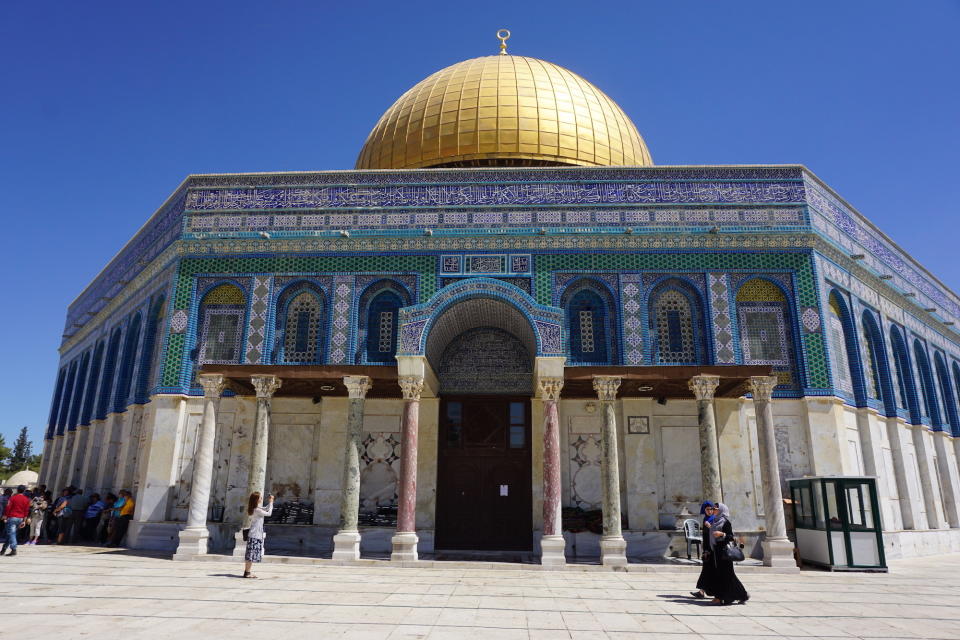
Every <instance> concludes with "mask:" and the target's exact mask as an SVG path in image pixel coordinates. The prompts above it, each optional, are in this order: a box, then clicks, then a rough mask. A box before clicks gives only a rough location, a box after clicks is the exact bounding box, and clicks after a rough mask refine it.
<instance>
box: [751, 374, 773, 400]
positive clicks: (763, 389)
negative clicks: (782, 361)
mask: <svg viewBox="0 0 960 640" xmlns="http://www.w3.org/2000/svg"><path fill="white" fill-rule="evenodd" d="M779 383H780V379H779V378H777V376H750V393H752V394H753V399H754V400H769V399H770V398H772V397H773V390H774V388H775V387H776V386H777V385H778V384H779Z"/></svg>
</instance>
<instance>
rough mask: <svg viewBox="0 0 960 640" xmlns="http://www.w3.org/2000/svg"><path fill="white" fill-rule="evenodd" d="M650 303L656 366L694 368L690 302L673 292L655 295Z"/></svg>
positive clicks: (695, 350)
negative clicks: (687, 366) (658, 364)
mask: <svg viewBox="0 0 960 640" xmlns="http://www.w3.org/2000/svg"><path fill="white" fill-rule="evenodd" d="M652 300H653V312H652V316H653V321H654V331H655V332H656V345H657V346H656V353H655V357H656V360H657V362H659V363H661V364H696V363H697V362H698V361H699V359H700V358H699V353H698V351H699V349H698V348H697V335H696V334H697V332H696V331H695V329H694V317H695V314H696V313H697V311H696V310H695V309H694V308H692V307H691V304H690V300H689V299H688V298H687V296H686V295H684V294H683V293H682V292H681V291H679V290H677V289H667V290H665V291H662V292H660V293H656V294H654V295H653V296H652Z"/></svg>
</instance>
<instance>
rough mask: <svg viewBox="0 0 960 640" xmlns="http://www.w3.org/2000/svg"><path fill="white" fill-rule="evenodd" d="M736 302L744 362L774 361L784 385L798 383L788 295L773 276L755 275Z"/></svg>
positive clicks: (776, 370) (774, 366) (742, 288)
mask: <svg viewBox="0 0 960 640" xmlns="http://www.w3.org/2000/svg"><path fill="white" fill-rule="evenodd" d="M736 303H737V324H738V327H739V330H740V349H741V351H742V353H743V363H744V364H765V365H773V370H774V373H775V374H776V375H777V377H778V378H779V379H780V384H781V385H789V386H797V383H796V379H795V375H796V371H795V367H796V364H795V363H796V357H795V356H794V346H793V337H792V336H793V333H792V328H791V314H790V304H789V302H788V300H787V297H786V295H785V294H784V293H783V291H781V290H780V288H779V287H778V286H777V285H775V284H773V283H772V282H770V281H769V280H766V279H763V278H754V279H752V280H749V281H747V282H745V283H744V284H743V285H742V286H741V287H740V289H739V290H738V291H737V297H736Z"/></svg>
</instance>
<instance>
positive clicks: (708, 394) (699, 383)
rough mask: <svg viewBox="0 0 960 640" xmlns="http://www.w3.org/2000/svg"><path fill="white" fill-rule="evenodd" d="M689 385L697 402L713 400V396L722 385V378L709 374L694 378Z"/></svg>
mask: <svg viewBox="0 0 960 640" xmlns="http://www.w3.org/2000/svg"><path fill="white" fill-rule="evenodd" d="M687 384H688V386H689V387H690V391H693V395H695V396H696V397H697V400H713V394H714V393H715V392H716V390H717V387H718V386H719V385H720V376H714V375H707V374H704V375H699V376H693V377H692V378H690V382H688V383H687Z"/></svg>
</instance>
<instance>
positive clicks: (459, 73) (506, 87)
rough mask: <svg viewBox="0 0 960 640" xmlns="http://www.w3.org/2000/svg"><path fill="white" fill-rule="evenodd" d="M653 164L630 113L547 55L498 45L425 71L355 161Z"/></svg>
mask: <svg viewBox="0 0 960 640" xmlns="http://www.w3.org/2000/svg"><path fill="white" fill-rule="evenodd" d="M552 165H578V166H640V167H648V166H652V165H653V160H652V159H651V158H650V152H649V151H648V150H647V145H646V144H645V143H644V142H643V138H641V137H640V134H639V133H638V132H637V128H636V127H635V126H634V124H633V123H632V122H631V121H630V118H628V117H627V115H626V114H625V113H624V112H623V110H622V109H620V107H619V106H617V104H616V103H615V102H614V101H613V100H611V99H610V98H609V97H607V95H606V94H604V93H603V92H602V91H600V90H599V89H597V88H596V87H595V86H593V85H592V84H590V83H589V82H587V81H586V80H584V79H583V78H581V77H580V76H578V75H577V74H575V73H573V72H572V71H569V70H567V69H564V68H563V67H560V66H557V65H555V64H552V63H550V62H545V61H543V60H538V59H536V58H526V57H523V56H513V55H498V56H485V57H482V58H473V59H472V60H464V61H463V62H458V63H457V64H455V65H452V66H449V67H447V68H446V69H441V70H440V71H437V72H436V73H434V74H433V75H431V76H429V77H427V78H426V79H425V80H423V81H421V82H420V83H419V84H417V85H415V86H414V87H413V88H412V89H410V90H409V91H407V92H406V93H404V94H403V95H402V96H400V98H399V99H398V100H397V101H396V102H395V103H394V104H393V106H391V107H390V108H389V109H387V111H386V113H384V114H383V116H382V117H381V118H380V121H379V122H377V124H376V126H375V127H374V128H373V131H371V132H370V135H369V136H368V137H367V141H366V143H364V145H363V149H362V150H361V151H360V156H359V157H358V158H357V165H356V168H357V169H415V168H422V167H459V166H552Z"/></svg>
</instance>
